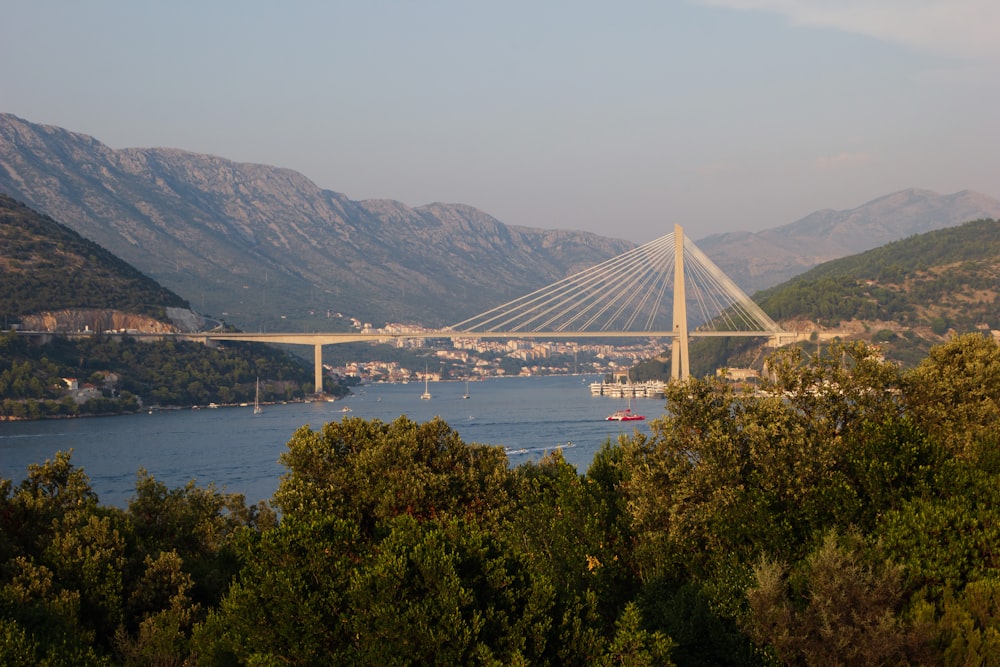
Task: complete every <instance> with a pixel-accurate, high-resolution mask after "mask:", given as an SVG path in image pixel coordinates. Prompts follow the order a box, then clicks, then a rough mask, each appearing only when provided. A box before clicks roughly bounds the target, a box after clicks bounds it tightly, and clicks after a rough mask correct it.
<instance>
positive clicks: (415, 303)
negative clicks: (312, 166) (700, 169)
mask: <svg viewBox="0 0 1000 667" xmlns="http://www.w3.org/2000/svg"><path fill="white" fill-rule="evenodd" d="M0 192H5V193H7V194H9V195H11V196H12V197H15V198H17V199H20V200H22V201H24V202H26V203H28V204H29V205H30V206H32V207H34V208H36V209H38V210H40V211H42V212H44V213H46V214H48V215H50V216H52V217H54V218H56V219H58V220H60V221H61V222H63V223H64V224H66V225H67V226H69V227H71V228H72V229H74V230H76V231H77V232H79V233H80V234H82V235H83V236H85V237H87V238H89V239H92V240H94V241H95V242H97V243H99V244H100V245H102V246H104V247H106V248H108V249H109V250H110V251H112V252H113V253H115V254H116V255H118V256H119V257H121V258H123V259H124V260H126V261H127V262H129V263H131V264H133V265H135V266H136V267H138V268H139V269H141V270H142V271H143V272H145V273H146V274H148V275H149V276H151V277H152V278H154V279H156V280H157V281H158V282H160V283H161V284H163V285H165V286H167V287H169V288H170V289H172V290H174V291H176V292H177V293H179V294H182V295H184V296H185V297H187V298H188V299H189V300H190V301H191V303H192V305H193V307H194V308H195V309H196V310H200V311H202V312H207V313H212V314H214V315H221V316H223V317H224V318H225V319H226V320H228V321H230V322H233V323H234V324H236V325H237V326H240V327H242V328H244V329H248V330H258V329H267V330H275V329H278V328H283V329H286V330H299V331H301V330H320V329H323V330H329V329H331V328H336V324H337V321H336V319H335V313H338V312H340V313H343V314H345V315H352V316H357V317H360V318H364V319H369V320H371V321H373V322H375V323H378V322H379V321H386V320H397V321H400V320H401V321H419V322H422V323H425V324H428V325H432V326H440V325H445V324H449V323H452V322H456V321H458V320H460V319H463V318H465V317H468V316H470V315H474V314H476V313H478V312H481V311H483V310H485V309H486V308H489V307H492V306H495V305H497V304H499V303H503V302H504V301H507V300H509V299H511V298H513V297H516V296H519V295H521V294H524V293H526V292H529V291H531V290H533V289H537V288H538V287H540V286H542V285H545V284H548V283H550V282H553V281H555V280H558V279H560V278H562V277H564V276H566V275H568V274H570V273H573V272H575V271H578V270H581V269H583V268H586V267H589V266H592V265H593V264H596V263H598V262H600V261H602V260H604V259H607V258H609V257H612V256H614V255H616V254H619V253H621V252H624V251H625V250H627V249H628V248H630V247H631V244H629V243H627V242H625V241H619V240H613V239H608V238H604V237H600V236H597V235H595V234H587V233H582V232H572V231H546V230H538V229H528V228H523V227H513V226H508V225H504V224H502V223H501V222H499V221H498V220H496V219H494V218H492V217H490V216H489V215H487V214H485V213H483V212H482V211H478V210H476V209H474V208H472V207H469V206H463V205H448V204H432V205H429V206H422V207H419V208H411V207H408V206H406V205H404V204H401V203H399V202H395V201H385V200H370V201H352V200H350V199H348V198H347V197H345V196H344V195H342V194H339V193H336V192H332V191H329V190H322V189H320V188H318V187H317V186H316V185H315V184H313V183H312V182H311V181H309V180H308V179H307V178H306V177H304V176H303V175H301V174H299V173H297V172H294V171H291V170H288V169H279V168H275V167H269V166H264V165H256V164H239V163H235V162H231V161H229V160H225V159H222V158H219V157H215V156H211V155H200V154H196V153H189V152H185V151H180V150H173V149H163V148H152V149H138V148H129V149H122V150H114V149H111V148H109V147H108V146H105V145H104V144H102V143H101V142H99V141H98V140H96V139H94V138H92V137H88V136H85V135H81V134H75V133H72V132H69V131H66V130H64V129H61V128H57V127H51V126H43V125H37V124H33V123H30V122H27V121H25V120H22V119H20V118H17V117H16V116H12V115H4V114H0ZM331 318H333V319H331Z"/></svg>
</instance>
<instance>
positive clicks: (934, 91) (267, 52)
mask: <svg viewBox="0 0 1000 667" xmlns="http://www.w3.org/2000/svg"><path fill="white" fill-rule="evenodd" d="M0 111H3V112H7V113H13V114H16V115H18V116H20V117H22V118H24V119H26V120H29V121H32V122H36V123H46V124H52V125H58V126H60V127H64V128H66V129H69V130H72V131H75V132H81V133H84V134H90V135H93V136H94V137H96V138H97V139H99V140H100V141H102V142H104V143H105V144H108V145H109V146H111V147H113V148H123V147H151V146H169V147H174V148H182V149H186V150H190V151H195V152H199V153H212V154H215V155H219V156H222V157H225V158H229V159H232V160H237V161H242V162H258V163H263V164H271V165H276V166H281V167H288V168H291V169H294V170H296V171H299V172H302V173H303V174H305V175H306V176H307V177H309V178H310V179H311V180H313V181H314V182H315V183H316V184H317V185H318V186H320V187H322V188H327V189H331V190H336V191H338V192H341V193H343V194H345V195H346V196H348V197H350V198H351V199H368V198H387V199H396V200H399V201H402V202H404V203H406V204H409V205H411V206H419V205H421V204H427V203H431V202H435V201H440V202H449V203H464V204H469V205H471V206H475V207H476V208H479V209H481V210H483V211H485V212H487V213H489V214H491V215H493V216H495V217H497V218H498V219H500V220H501V221H502V222H505V223H507V224H511V225H526V226H530V227H542V228H567V229H579V230H587V231H593V232H597V233H599V234H602V235H606V236H613V237H616V238H624V239H628V240H631V241H635V242H644V241H648V240H650V239H653V238H655V237H658V236H660V235H662V234H664V233H667V232H669V231H671V230H672V228H673V224H674V223H679V224H681V225H683V226H684V227H685V230H686V232H687V234H688V235H689V236H691V237H693V238H696V239H697V238H702V237H704V236H707V235H708V234H712V233H716V232H720V231H730V230H739V229H742V230H754V231H755V230H760V229H765V228H769V227H774V226H777V225H781V224H785V223H788V222H792V221H794V220H797V219H799V218H801V217H803V216H805V215H807V214H809V213H811V212H813V211H815V210H817V209H821V208H834V209H848V208H853V207H855V206H859V205H861V204H863V203H865V202H866V201H869V200H871V199H873V198H875V197H879V196H881V195H884V194H889V193H891V192H895V191H897V190H900V189H903V188H908V187H920V188H928V189H931V190H935V191H937V192H940V193H951V192H956V191H958V190H963V189H972V190H977V191H979V192H982V193H984V194H988V195H990V196H993V197H1000V1H998V0H701V1H694V0H692V1H689V2H683V1H669V0H659V1H653V0H651V1H649V2H629V1H627V0H626V1H623V2H614V3H612V2H589V1H574V2H568V1H567V2H544V1H541V0H534V1H532V2H522V1H520V0H505V1H504V2H492V3H484V2H469V1H434V0H428V1H416V0H411V1H410V2H379V1H377V0H374V1H373V0H367V1H365V0H357V1H346V0H342V1H329V2H327V1H320V0H315V1H312V2H296V1H288V2H262V1H255V0H240V1H228V0H212V1H208V2H206V1H204V0H198V1H190V2H189V1H186V0H171V1H170V2H136V1H135V0H89V1H87V2H80V0H71V1H70V0H65V1H62V0H7V2H5V3H4V8H3V12H2V21H0Z"/></svg>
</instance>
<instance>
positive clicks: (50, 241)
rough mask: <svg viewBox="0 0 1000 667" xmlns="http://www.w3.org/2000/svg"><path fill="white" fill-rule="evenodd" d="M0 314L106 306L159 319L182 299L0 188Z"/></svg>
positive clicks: (12, 315)
mask: <svg viewBox="0 0 1000 667" xmlns="http://www.w3.org/2000/svg"><path fill="white" fill-rule="evenodd" d="M0 248H2V249H3V250H2V252H0V320H4V321H6V322H7V323H8V324H11V323H13V322H15V321H17V318H18V317H20V316H21V315H27V314H31V313H40V312H44V311H53V310H61V309H69V308H106V309H117V310H122V311H126V312H130V313H140V314H144V315H149V316H150V317H154V318H156V319H160V320H164V319H166V317H165V312H166V311H165V308H166V307H168V306H172V307H177V308H187V307H188V304H187V302H186V301H185V300H184V299H182V298H181V297H179V296H177V295H176V294H174V293H173V292H171V291H170V290H168V289H166V288H164V287H161V286H160V285H159V284H157V283H156V282H155V281H154V280H152V279H151V278H148V277H147V276H145V275H143V274H142V273H140V272H139V271H138V270H137V269H136V268H135V267H133V266H132V265H130V264H128V263H127V262H125V261H123V260H121V259H119V258H118V257H116V256H115V255H112V254H111V253H110V252H108V251H107V250H105V249H104V248H102V247H101V246H99V245H97V244H96V243H94V242H93V241H89V240H87V239H85V238H83V237H82V236H80V235H79V234H77V233H76V232H74V231H73V230H71V229H70V228H69V227H66V226H64V225H61V224H59V223H58V222H56V221H55V220H53V219H52V218H50V217H48V216H44V215H40V214H39V213H36V212H35V211H32V210H31V209H29V208H28V207H26V206H24V205H23V204H20V203H18V202H16V201H14V200H13V199H11V198H10V197H7V196H5V195H2V194H0Z"/></svg>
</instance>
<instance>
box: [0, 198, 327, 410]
mask: <svg viewBox="0 0 1000 667" xmlns="http://www.w3.org/2000/svg"><path fill="white" fill-rule="evenodd" d="M167 307H178V308H186V307H187V303H186V302H185V301H184V300H183V299H182V298H181V297H179V296H177V295H176V294H174V293H173V292H171V291H170V290H167V289H165V288H163V287H161V286H160V285H159V284H157V283H156V282H155V281H153V280H152V279H150V278H148V277H146V276H145V275H143V274H142V273H140V272H139V271H138V270H136V269H135V268H134V267H132V266H131V265H129V264H128V263H127V262H124V261H123V260H121V259H119V258H118V257H116V256H114V255H113V254H111V253H110V252H108V251H107V250H105V249H104V248H102V247H100V246H99V245H97V244H96V243H93V242H91V241H88V240H87V239H84V238H83V237H81V236H80V235H79V234H77V233H76V232H74V231H72V230H70V229H69V228H67V227H65V226H63V225H61V224H60V223H58V222H56V221H55V220H52V219H51V218H49V217H47V216H43V215H40V214H39V213H37V212H35V211H33V210H31V209H30V208H28V207H26V206H24V205H22V204H19V203H17V202H15V201H14V200H12V199H10V198H9V197H6V196H3V195H0V316H2V321H3V322H4V323H5V324H14V323H16V322H18V320H19V319H20V318H21V317H23V316H25V315H29V314H38V313H43V312H51V311H57V310H84V309H97V310H113V311H120V312H122V313H126V314H135V315H144V316H147V317H150V318H153V319H155V320H160V321H166V311H165V309H166V308H167ZM164 328H169V327H168V326H167V325H164ZM258 377H259V378H260V379H261V381H262V383H263V386H262V391H263V393H264V396H263V398H264V400H275V399H281V400H285V399H289V398H298V397H301V396H302V395H303V394H304V393H305V392H306V391H311V389H312V387H311V384H312V371H311V369H310V368H309V367H308V366H307V365H306V364H305V363H304V362H303V361H302V360H300V359H298V358H297V357H292V356H290V355H289V354H287V353H286V352H283V351H280V350H278V349H276V348H272V347H269V346H266V345H261V344H256V343H250V344H227V345H226V346H225V347H224V348H219V349H213V348H208V347H206V346H204V345H200V344H197V343H189V342H183V341H176V342H173V341H166V342H141V343H140V342H136V341H135V340H132V339H129V338H125V339H124V340H123V339H120V338H118V339H110V338H107V337H104V336H95V337H94V338H92V339H82V340H68V339H65V338H61V337H56V338H55V339H54V340H52V341H51V342H49V343H46V344H44V345H39V344H34V343H29V342H28V341H27V340H26V339H24V338H21V337H19V336H17V335H16V334H15V333H13V332H7V333H4V334H2V335H0V420H3V419H11V418H13V419H25V418H27V419H32V418H39V417H46V416H75V415H80V414H93V413H109V412H129V411H134V410H136V409H138V408H139V406H140V405H141V404H145V405H192V404H199V403H201V404H204V403H211V402H216V403H223V404H224V403H233V402H240V401H247V400H251V399H252V397H253V395H254V391H255V385H256V379H257V378H258ZM64 378H74V379H76V380H78V381H79V383H80V385H81V386H83V385H84V384H88V385H91V386H90V387H89V388H88V389H87V390H86V391H79V390H78V391H76V392H75V393H74V392H72V391H70V389H69V388H68V383H67V382H66V381H65V380H64ZM327 390H328V391H331V392H333V393H341V392H343V391H344V390H343V389H342V388H339V387H334V386H332V385H331V386H329V387H327Z"/></svg>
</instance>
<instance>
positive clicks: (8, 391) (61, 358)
mask: <svg viewBox="0 0 1000 667" xmlns="http://www.w3.org/2000/svg"><path fill="white" fill-rule="evenodd" d="M64 378H76V379H77V381H78V382H79V383H80V384H81V385H83V384H84V383H89V384H91V385H92V386H93V387H94V390H93V391H92V392H90V394H89V395H87V396H84V397H81V399H80V400H79V401H77V400H74V397H73V396H71V395H70V393H69V391H68V390H67V385H66V384H65V382H64ZM257 378H260V380H261V400H264V401H273V400H289V399H294V398H302V397H303V396H304V395H305V394H307V393H311V392H312V389H313V387H312V383H313V381H314V380H313V373H312V369H311V368H310V367H309V366H308V364H306V363H305V362H304V361H303V360H301V359H299V358H297V357H293V356H291V355H289V354H287V353H285V352H282V351H280V350H278V349H276V348H273V347H270V346H267V345H262V344H259V343H227V344H226V345H225V346H224V347H218V348H210V347H207V346H205V345H202V344H200V343H193V342H188V341H181V340H176V341H174V340H167V341H139V340H136V339H134V338H130V337H128V336H120V337H119V336H116V337H109V336H94V337H90V338H81V339H73V340H70V339H68V338H65V337H60V336H53V338H52V340H51V341H50V342H48V343H45V344H35V343H33V342H32V341H31V340H29V339H27V338H24V337H20V336H17V335H16V334H15V333H14V332H3V333H0V400H2V402H0V418H4V417H13V418H21V419H24V418H28V419H32V418H39V417H45V416H75V415H82V414H103V413H113V412H131V411H135V410H137V409H138V408H139V407H140V402H141V404H142V405H145V406H191V405H206V404H208V403H219V404H228V403H239V402H248V401H252V400H254V396H255V393H256V381H257ZM325 382H326V383H327V385H326V386H325V389H326V390H327V392H328V393H330V394H331V395H341V394H343V393H346V392H347V389H346V388H345V387H341V386H339V385H337V384H336V383H335V382H334V381H333V380H331V379H330V378H326V380H325Z"/></svg>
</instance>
